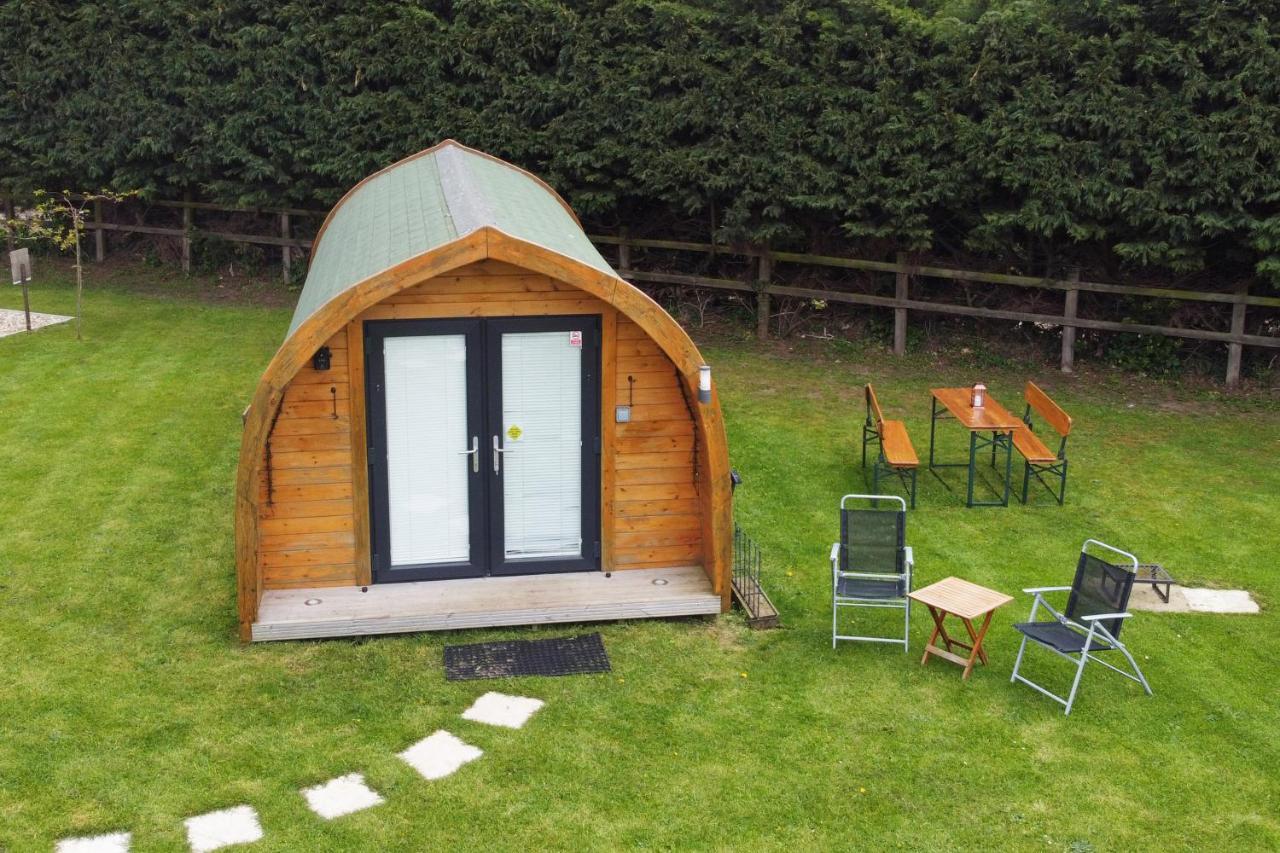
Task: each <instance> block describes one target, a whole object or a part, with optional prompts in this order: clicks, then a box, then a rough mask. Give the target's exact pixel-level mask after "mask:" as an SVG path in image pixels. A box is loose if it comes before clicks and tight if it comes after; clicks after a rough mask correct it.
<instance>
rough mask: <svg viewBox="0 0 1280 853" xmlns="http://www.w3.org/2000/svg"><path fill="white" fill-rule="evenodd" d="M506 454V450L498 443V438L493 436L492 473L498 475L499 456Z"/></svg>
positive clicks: (500, 469) (500, 462)
mask: <svg viewBox="0 0 1280 853" xmlns="http://www.w3.org/2000/svg"><path fill="white" fill-rule="evenodd" d="M506 452H507V451H506V448H504V447H503V446H502V445H501V444H500V443H499V438H498V437H497V436H496V435H495V436H494V437H493V473H495V474H498V473H500V472H501V471H502V455H501V454H503V453H506Z"/></svg>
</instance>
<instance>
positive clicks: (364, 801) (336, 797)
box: [302, 773, 383, 820]
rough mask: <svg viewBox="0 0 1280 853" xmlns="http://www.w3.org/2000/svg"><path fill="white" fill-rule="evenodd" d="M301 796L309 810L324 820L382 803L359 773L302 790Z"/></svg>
mask: <svg viewBox="0 0 1280 853" xmlns="http://www.w3.org/2000/svg"><path fill="white" fill-rule="evenodd" d="M302 796H304V797H306V799H307V805H308V806H310V807H311V810H312V811H313V812H315V813H316V814H318V815H320V817H322V818H324V819H325V820H333V819H334V818H335V817H342V816H343V815H348V814H351V813H352V812H358V811H363V810H364V809H367V808H370V807H372V806H376V805H378V804H379V803H381V802H382V801H383V800H382V797H381V796H379V795H378V792H377V791H375V790H373V789H372V788H370V787H369V786H368V785H366V784H365V783H364V776H363V775H361V774H359V773H348V774H347V775H346V776H339V777H338V778H337V779H330V780H329V781H328V782H325V783H324V784H323V785H316V786H315V787H314V788H304V789H303V791H302Z"/></svg>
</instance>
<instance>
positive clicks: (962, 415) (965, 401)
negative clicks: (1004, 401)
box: [929, 388, 1026, 506]
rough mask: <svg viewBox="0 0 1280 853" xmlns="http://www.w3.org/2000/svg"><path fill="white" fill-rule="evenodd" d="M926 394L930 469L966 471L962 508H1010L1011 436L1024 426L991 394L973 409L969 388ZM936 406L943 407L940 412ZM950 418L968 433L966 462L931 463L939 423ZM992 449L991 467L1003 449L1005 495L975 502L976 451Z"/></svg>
mask: <svg viewBox="0 0 1280 853" xmlns="http://www.w3.org/2000/svg"><path fill="white" fill-rule="evenodd" d="M929 393H930V394H931V395H932V397H933V401H932V410H931V412H930V418H929V469H930V470H933V469H934V468H963V467H966V465H967V467H968V468H969V482H968V495H967V497H966V499H965V506H1008V505H1009V481H1010V478H1011V477H1012V475H1013V434H1014V433H1015V432H1017V431H1018V430H1020V429H1024V428H1025V427H1026V424H1024V423H1023V422H1022V419H1021V418H1018V417H1015V416H1014V415H1013V414H1011V413H1010V412H1009V410H1008V409H1006V408H1005V407H1004V406H1002V405H1000V402H999V401H998V400H996V398H995V397H993V396H991V394H990V393H988V394H987V395H986V401H985V403H984V404H983V405H982V406H980V407H977V408H975V407H974V406H971V405H969V401H970V399H971V397H970V395H971V394H972V389H971V388H930V389H929ZM938 404H942V409H941V410H939V408H938ZM948 416H949V417H952V418H954V419H955V420H956V422H957V423H959V424H960V425H961V426H962V427H964V428H965V429H967V430H969V461H968V462H967V463H965V462H936V461H934V452H933V444H934V433H935V431H936V428H937V424H938V421H939V420H942V419H944V418H947V417H948ZM988 432H989V433H991V438H987V437H986V436H985V435H983V433H988ZM986 447H990V448H991V467H993V468H994V467H995V465H996V453H997V452H998V451H999V450H1001V449H1003V450H1004V454H1005V457H1004V494H1003V497H1002V498H1001V499H1000V500H997V501H975V500H974V499H973V484H974V480H975V478H976V476H977V467H978V464H977V460H978V451H979V450H980V449H982V448H986Z"/></svg>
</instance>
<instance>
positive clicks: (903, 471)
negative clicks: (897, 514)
mask: <svg viewBox="0 0 1280 853" xmlns="http://www.w3.org/2000/svg"><path fill="white" fill-rule="evenodd" d="M864 396H865V397H866V401H867V419H866V422H865V423H864V424H863V425H862V467H863V468H865V467H867V445H868V444H871V443H872V442H875V443H876V444H878V445H879V446H880V452H879V453H878V454H877V455H876V460H875V464H874V465H873V467H872V479H871V490H872V491H873V492H874V491H876V490H878V489H879V488H880V474H881V473H891V474H896V475H897V476H898V478H899V479H900V480H902V484H903V485H904V486H906V487H907V488H908V489H909V490H910V492H911V508H912V509H915V506H916V469H917V468H919V467H920V458H919V457H918V456H916V449H915V447H913V446H912V445H911V436H909V435H907V425H906V424H905V423H903V422H902V421H886V420H885V419H884V413H883V412H881V411H880V401H879V400H878V399H877V398H876V391H875V389H874V388H872V387H871V383H870V382H868V383H867V386H866V388H865V389H864Z"/></svg>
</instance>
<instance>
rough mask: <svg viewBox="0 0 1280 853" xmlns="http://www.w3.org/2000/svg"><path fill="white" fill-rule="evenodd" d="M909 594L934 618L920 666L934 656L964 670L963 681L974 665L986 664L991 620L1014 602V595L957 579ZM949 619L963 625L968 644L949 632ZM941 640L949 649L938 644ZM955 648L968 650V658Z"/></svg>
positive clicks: (944, 579) (930, 585) (948, 579)
mask: <svg viewBox="0 0 1280 853" xmlns="http://www.w3.org/2000/svg"><path fill="white" fill-rule="evenodd" d="M907 595H908V597H909V598H910V599H911V600H913V601H918V602H920V603H921V604H923V605H924V606H925V607H927V608H928V609H929V615H930V616H932V617H933V633H932V634H930V635H929V642H928V643H926V644H925V647H924V657H922V658H921V659H920V663H921V665H924V664H926V663H928V662H929V658H930V657H931V656H932V657H940V658H942V659H943V660H949V661H951V662H952V663H954V664H958V665H960V666H962V667H964V675H962V676H961V678H968V677H969V675H970V673H972V672H973V665H974V663H975V662H977V661H981V662H982V663H983V664H986V663H987V653H986V652H985V651H984V650H983V648H982V641H983V639H984V638H985V637H986V636H987V629H988V628H989V627H991V617H992V616H993V615H995V612H996V610H997V609H998V608H1000V607H1003V606H1004V605H1006V604H1008V603H1009V602H1011V601H1013V597H1012V596H1009V595H1005V594H1004V593H1003V592H997V591H996V590H994V589H987V588H986V587H985V586H980V585H979V584H976V583H973V582H971V581H967V580H964V579H963V578H955V577H952V578H943V579H942V580H940V581H938V582H937V583H932V584H929V585H928V586H926V587H924V588H922V589H918V590H916V591H915V592H911V593H908V594H907ZM948 616H954V617H956V618H957V619H959V620H960V621H961V622H962V623H964V627H965V630H966V631H968V633H969V642H968V643H966V642H963V641H961V640H957V639H956V638H954V637H952V636H951V635H950V634H948V633H947V628H946V626H945V625H944V624H943V621H944V620H945V619H946V618H947V617H948ZM983 616H985V617H986V618H985V619H983V621H982V627H980V628H974V627H973V620H975V619H978V618H981V617H983ZM939 637H941V638H942V642H943V644H944V645H945V646H946V648H943V647H942V646H938V645H936V644H935V643H936V641H937V640H938V638H939ZM952 647H956V648H961V649H968V650H969V656H968V657H967V658H966V657H961V656H960V655H958V654H956V653H955V652H953V651H951V649H952Z"/></svg>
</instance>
